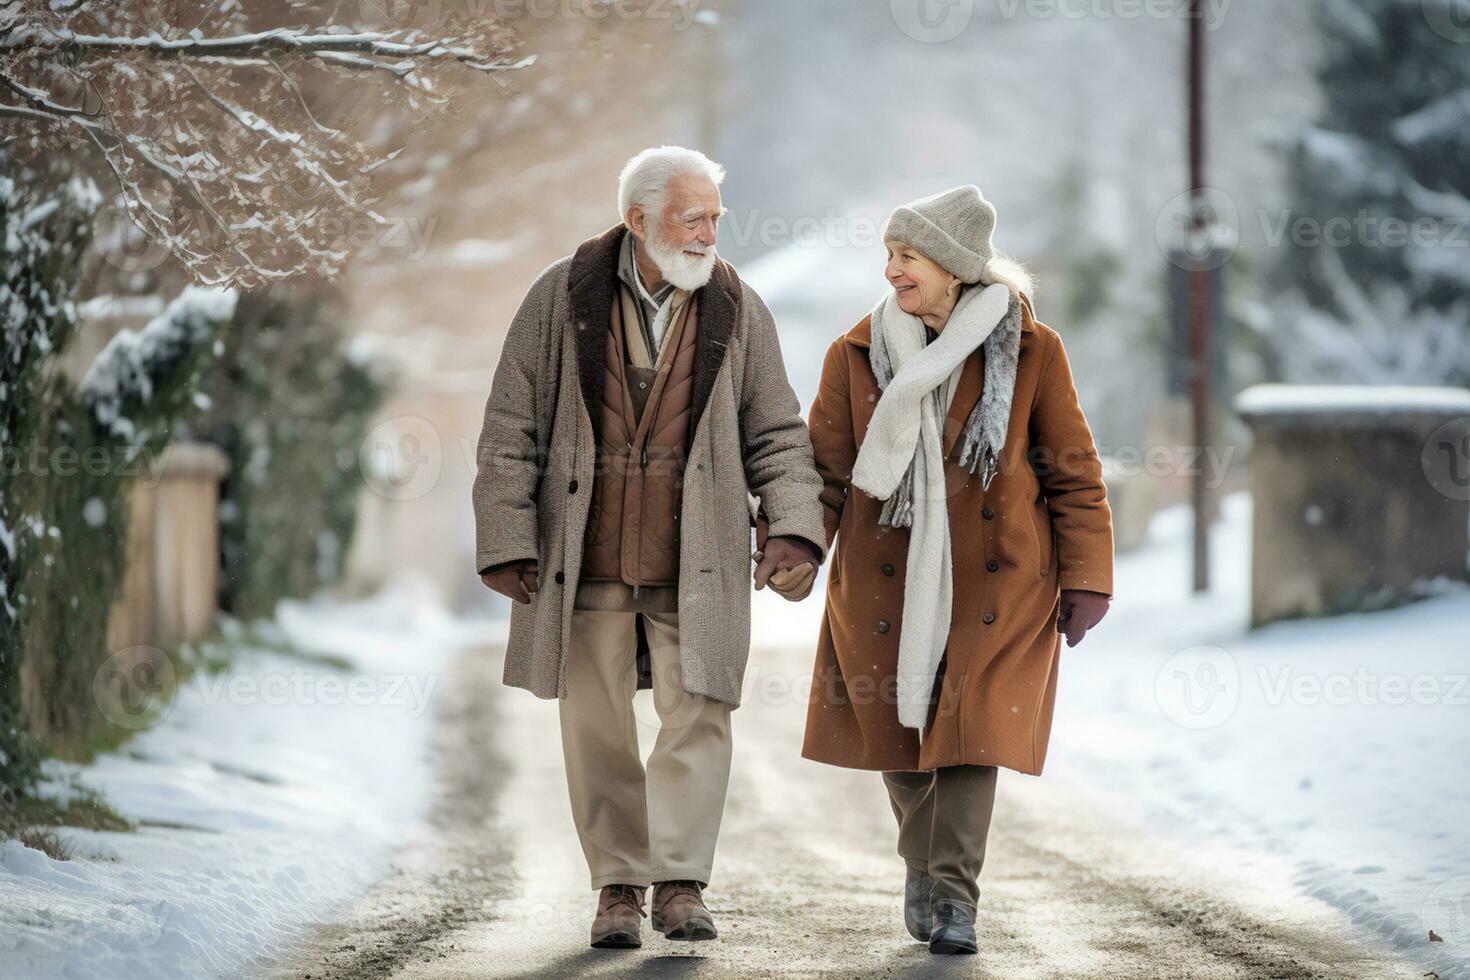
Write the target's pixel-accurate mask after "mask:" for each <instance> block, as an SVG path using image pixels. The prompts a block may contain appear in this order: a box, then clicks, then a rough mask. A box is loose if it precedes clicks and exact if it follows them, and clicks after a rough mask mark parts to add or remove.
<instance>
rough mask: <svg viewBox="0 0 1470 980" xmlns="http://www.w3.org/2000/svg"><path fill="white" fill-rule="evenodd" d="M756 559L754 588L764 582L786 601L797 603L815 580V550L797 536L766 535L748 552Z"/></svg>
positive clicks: (804, 596)
mask: <svg viewBox="0 0 1470 980" xmlns="http://www.w3.org/2000/svg"><path fill="white" fill-rule="evenodd" d="M751 558H753V559H755V561H756V568H755V587H756V589H757V590H759V589H763V588H765V587H766V585H767V584H769V585H770V586H771V588H772V589H773V590H775V592H776V594H777V595H779V596H781V598H783V599H785V600H786V601H787V602H800V601H801V600H802V599H805V598H806V597H807V596H808V595H810V594H811V591H812V583H813V582H815V581H816V580H817V549H816V547H815V546H814V545H812V544H811V543H810V542H807V541H803V540H801V539H800V538H780V537H777V538H769V539H767V540H766V541H765V543H764V545H763V547H762V548H761V549H760V550H758V551H756V552H755V554H753V555H751Z"/></svg>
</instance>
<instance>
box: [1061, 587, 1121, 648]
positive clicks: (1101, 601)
mask: <svg viewBox="0 0 1470 980" xmlns="http://www.w3.org/2000/svg"><path fill="white" fill-rule="evenodd" d="M1111 601H1112V600H1111V599H1109V598H1108V597H1107V596H1105V595H1103V594H1102V593H1101V592H1088V591H1086V590H1085V589H1063V590H1062V610H1061V612H1060V613H1059V614H1058V616H1057V629H1058V630H1060V631H1061V632H1063V633H1065V634H1066V635H1067V646H1069V647H1075V646H1076V645H1077V644H1079V643H1081V642H1082V638H1083V637H1084V636H1086V635H1087V631H1088V630H1090V629H1092V628H1093V627H1094V626H1096V625H1097V624H1098V623H1100V622H1102V618H1103V617H1104V616H1106V615H1107V614H1108V603H1110V602H1111Z"/></svg>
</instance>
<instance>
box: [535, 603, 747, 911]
mask: <svg viewBox="0 0 1470 980" xmlns="http://www.w3.org/2000/svg"><path fill="white" fill-rule="evenodd" d="M638 616H643V617H644V624H643V625H644V631H645V633H646V634H647V636H648V647H649V660H650V666H651V668H652V673H653V690H652V692H650V693H652V695H653V702H654V708H655V710H656V711H657V713H658V718H659V723H660V725H659V730H658V736H657V738H656V739H655V740H654V743H653V752H652V754H651V755H650V756H649V757H648V768H647V771H646V772H645V770H644V767H643V760H642V758H641V757H640V755H639V751H638V721H637V719H636V718H635V717H634V714H633V695H634V693H635V692H636V691H637V687H638V674H637V669H636V667H635V663H634V661H635V658H636V656H637V652H638V637H637V632H636V628H637V627H636V619H637V617H638ZM571 634H572V635H571V645H570V648H569V650H568V652H567V696H566V697H565V698H564V699H562V701H561V703H560V704H561V740H562V751H563V753H564V754H565V756H566V763H567V787H568V789H569V790H570V791H571V798H572V819H573V820H574V821H575V823H576V825H577V836H578V837H580V838H581V841H582V850H583V852H584V853H585V854H586V855H587V865H588V868H589V869H590V870H591V872H592V887H593V888H594V889H596V888H601V887H603V886H604V885H611V884H629V885H649V884H652V883H653V882H655V881H672V880H677V879H689V880H693V881H699V882H704V883H706V884H708V883H709V880H710V871H711V869H712V867H713V865H714V856H715V839H716V838H717V837H718V836H719V833H720V817H721V815H722V814H723V813H724V809H725V789H726V787H727V785H728V784H729V781H730V710H731V709H730V705H728V704H724V703H722V702H719V701H712V700H710V699H708V698H705V697H703V696H701V695H697V694H686V693H685V692H684V689H683V685H682V683H681V678H680V673H679V616H678V614H677V613H659V612H643V613H635V612H590V611H582V610H577V611H574V612H573V613H572V629H571Z"/></svg>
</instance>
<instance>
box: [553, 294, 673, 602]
mask: <svg viewBox="0 0 1470 980" xmlns="http://www.w3.org/2000/svg"><path fill="white" fill-rule="evenodd" d="M624 289H625V287H623V286H619V287H618V288H617V289H616V290H614V294H613V304H612V307H613V308H612V323H611V325H610V329H609V330H608V336H607V362H606V365H605V368H604V376H603V383H602V408H601V426H600V427H599V432H598V446H597V457H598V466H597V475H596V477H595V478H594V480H593V483H592V509H591V512H590V514H589V515H588V518H587V537H586V539H585V547H584V550H583V553H582V578H583V579H584V580H588V581H620V582H625V583H627V584H628V585H634V586H644V585H677V584H678V582H679V509H680V502H681V500H682V497H683V487H684V464H685V462H686V459H687V456H686V452H687V446H688V442H689V415H690V409H691V407H692V403H693V397H692V396H693V391H694V351H695V345H694V337H695V333H696V330H695V322H696V309H695V306H696V304H697V303H698V299H697V298H696V297H690V298H689V300H688V302H687V304H686V309H685V310H684V311H683V313H682V314H680V315H678V316H676V317H675V318H674V320H673V322H671V323H670V324H669V325H668V327H667V329H668V330H669V331H670V335H669V337H668V338H667V340H666V341H665V343H664V345H663V353H662V355H661V356H660V357H659V359H658V364H657V370H656V371H655V373H654V375H653V380H652V382H651V383H650V384H649V389H648V391H647V393H646V394H647V401H646V402H644V404H643V406H642V410H641V411H639V410H638V408H637V407H636V401H641V400H642V399H641V398H640V397H639V396H640V395H642V394H643V392H642V391H640V392H639V393H638V395H635V393H634V392H633V391H632V390H631V387H632V386H631V382H630V378H631V373H630V370H629V367H628V355H627V343H626V338H625V334H624V319H625V318H624V316H623V315H622V309H623V306H622V302H621V300H622V298H623V297H622V293H623V291H624ZM628 329H632V330H637V329H638V325H637V324H636V323H633V324H630V325H628Z"/></svg>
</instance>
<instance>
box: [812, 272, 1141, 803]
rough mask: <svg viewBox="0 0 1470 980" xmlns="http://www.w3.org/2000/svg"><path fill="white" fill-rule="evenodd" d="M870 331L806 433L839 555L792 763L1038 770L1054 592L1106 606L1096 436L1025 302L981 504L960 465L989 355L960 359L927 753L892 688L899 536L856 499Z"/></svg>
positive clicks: (843, 345) (903, 545) (1053, 675)
mask: <svg viewBox="0 0 1470 980" xmlns="http://www.w3.org/2000/svg"><path fill="white" fill-rule="evenodd" d="M871 331H872V323H871V318H869V319H864V320H863V321H862V322H861V323H859V324H858V325H857V326H855V327H853V328H852V330H850V331H848V332H847V333H846V334H845V335H843V336H842V337H839V338H838V339H837V340H836V341H835V342H834V343H833V344H832V346H831V348H830V349H829V350H828V351H827V359H826V362H825V364H824V365H823V367H822V382H821V388H820V390H819V391H818V394H817V398H816V400H815V401H814V402H813V403H812V408H811V416H810V419H809V425H810V428H811V435H812V445H813V446H814V448H815V449H816V459H817V468H818V470H820V471H821V474H822V479H823V481H824V483H825V487H824V489H823V491H822V503H823V504H824V505H825V510H826V522H827V542H828V545H829V546H831V545H832V542H833V539H834V537H835V538H836V545H835V550H834V551H833V552H832V558H831V567H830V573H829V577H828V583H827V606H826V612H825V614H824V615H823V617H822V631H821V639H820V643H819V646H818V649H817V660H816V668H815V671H814V674H813V687H812V698H811V703H810V706H809V709H808V713H807V727H806V740H805V744H804V745H803V747H802V755H803V756H805V757H806V758H808V759H814V760H816V761H817V762H825V763H828V764H830V765H835V766H845V767H848V768H852V769H880V770H916V769H936V768H939V767H941V766H956V765H994V766H1004V767H1006V768H1008V769H1015V770H1018V771H1020V772H1024V773H1030V774H1033V775H1036V774H1039V773H1040V772H1041V768H1042V764H1043V763H1044V761H1045V759H1046V747H1047V741H1048V738H1049V737H1050V734H1051V718H1052V706H1053V704H1054V703H1055V700H1056V690H1057V668H1058V663H1059V661H1060V655H1061V643H1060V639H1061V637H1060V634H1059V633H1058V632H1057V626H1056V621H1057V613H1058V607H1059V593H1060V590H1061V589H1087V590H1090V591H1093V592H1101V593H1104V594H1107V595H1111V594H1112V590H1113V584H1112V569H1113V531H1112V516H1111V513H1110V511H1109V508H1108V503H1107V498H1106V493H1105V491H1104V488H1103V481H1102V470H1101V466H1100V465H1099V462H1098V457H1097V450H1096V447H1095V446H1094V444H1093V439H1092V432H1091V430H1089V428H1088V426H1087V420H1086V419H1085V418H1084V417H1083V414H1082V409H1081V406H1080V405H1079V404H1078V402H1077V392H1076V389H1075V387H1074V386H1073V382H1072V373H1071V369H1070V367H1069V366H1068V363H1067V355H1066V353H1065V351H1064V350H1063V349H1062V342H1061V338H1060V337H1058V336H1057V334H1056V331H1054V330H1052V329H1051V328H1050V327H1048V326H1046V325H1045V324H1043V323H1040V322H1037V321H1035V320H1033V319H1032V315H1031V307H1030V304H1029V303H1028V302H1025V301H1024V300H1023V303H1022V324H1021V351H1020V360H1019V363H1018V367H1017V374H1016V389H1015V395H1014V398H1013V401H1012V408H1011V416H1010V429H1009V431H1008V432H1007V435H1006V445H1005V451H1004V453H1003V455H1002V458H1001V465H1000V470H999V472H998V473H997V474H996V476H995V478H994V479H993V480H992V481H991V484H990V489H989V490H988V491H987V490H984V489H982V488H981V486H980V478H979V476H978V475H971V474H970V473H969V472H968V471H967V470H965V469H963V468H961V467H960V466H959V465H958V462H957V459H958V455H959V449H958V441H959V435H960V433H961V430H962V428H963V426H964V423H965V420H966V419H967V418H968V417H969V415H970V411H971V409H973V408H974V407H975V405H976V403H977V402H978V401H979V399H980V394H981V389H982V387H983V379H984V354H983V352H982V351H981V350H976V351H975V352H974V353H973V354H971V355H970V357H969V358H968V360H966V362H965V365H964V368H963V370H962V373H961V375H960V382H959V387H958V388H957V389H956V392H955V397H954V400H953V402H952V404H951V406H950V411H949V415H948V417H947V418H946V419H945V423H944V433H943V442H944V451H945V478H946V483H947V489H948V493H949V501H948V503H949V525H950V539H951V547H952V551H953V556H954V613H953V618H952V620H951V625H950V631H949V644H948V647H947V650H946V654H945V662H944V665H943V675H942V680H941V682H940V683H939V685H938V686H937V687H936V696H935V698H934V702H933V706H932V707H931V709H930V713H929V722H928V726H927V728H926V730H925V733H924V738H923V740H922V742H921V741H920V739H919V733H918V732H917V731H915V730H914V729H912V728H905V727H903V726H902V725H900V724H899V722H898V710H897V707H896V705H895V698H894V689H895V684H896V680H895V677H896V668H897V664H898V639H899V632H900V624H901V622H902V619H903V584H904V563H905V559H906V556H907V553H908V537H909V532H908V529H907V528H887V527H880V526H879V524H878V514H879V511H880V510H881V508H882V502H881V501H879V500H877V499H875V498H873V497H869V496H868V495H867V494H865V493H863V492H862V491H861V490H857V489H855V488H853V487H852V485H851V483H850V478H851V475H852V465H853V461H854V460H855V459H856V458H857V450H858V446H859V445H861V444H862V441H863V435H864V433H866V431H867V427H868V421H869V420H870V419H871V418H872V415H873V409H874V407H875V406H876V405H877V403H878V395H879V391H878V382H877V380H876V379H875V378H874V377H873V372H872V369H871V368H870V367H869V363H868V348H869V344H870V341H871V337H872V332H871Z"/></svg>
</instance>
